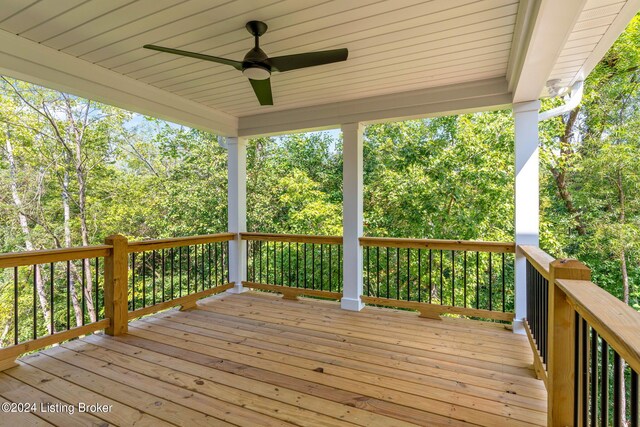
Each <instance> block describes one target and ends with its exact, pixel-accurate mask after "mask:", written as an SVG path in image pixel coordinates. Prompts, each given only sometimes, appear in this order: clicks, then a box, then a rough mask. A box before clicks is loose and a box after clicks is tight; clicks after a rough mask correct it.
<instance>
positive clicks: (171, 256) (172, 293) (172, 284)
mask: <svg viewBox="0 0 640 427" xmlns="http://www.w3.org/2000/svg"><path fill="white" fill-rule="evenodd" d="M175 255H176V254H175V250H174V249H173V248H171V249H169V257H170V258H171V280H170V282H171V283H170V286H171V292H170V294H171V299H172V300H173V298H174V279H173V276H174V273H175V261H174V258H175Z"/></svg>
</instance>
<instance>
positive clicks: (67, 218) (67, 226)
mask: <svg viewBox="0 0 640 427" xmlns="http://www.w3.org/2000/svg"><path fill="white" fill-rule="evenodd" d="M62 210H63V212H64V245H65V246H66V247H67V248H70V247H71V246H72V242H71V208H70V206H69V172H67V171H66V169H65V171H64V175H63V178H62ZM69 266H70V268H71V273H72V274H71V275H70V280H69V283H68V284H67V286H68V288H67V292H69V293H70V294H71V302H72V304H73V312H74V314H75V317H76V326H81V325H82V309H81V308H80V303H79V301H78V293H77V291H76V285H75V282H76V279H77V278H78V271H77V270H76V266H75V264H74V263H73V262H71V263H70V264H69Z"/></svg>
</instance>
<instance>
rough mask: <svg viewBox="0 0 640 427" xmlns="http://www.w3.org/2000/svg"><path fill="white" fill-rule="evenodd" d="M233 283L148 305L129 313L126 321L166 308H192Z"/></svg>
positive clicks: (230, 286) (231, 286) (229, 287)
mask: <svg viewBox="0 0 640 427" xmlns="http://www.w3.org/2000/svg"><path fill="white" fill-rule="evenodd" d="M233 285H234V284H233V283H226V284H224V285H220V286H216V287H215V288H211V289H205V290H204V291H200V292H195V293H193V294H190V295H185V296H183V297H179V298H175V299H172V300H171V301H164V302H161V303H158V304H155V305H150V306H147V307H144V308H139V309H137V310H134V311H130V312H129V314H128V316H127V317H128V319H129V320H132V319H136V318H138V317H142V316H147V315H149V314H153V313H157V312H158V311H161V310H166V309H168V308H172V307H177V306H182V307H185V308H186V307H189V308H194V306H196V302H197V301H198V300H199V299H201V298H205V297H208V296H210V295H215V294H219V293H220V292H224V291H226V290H227V289H231V288H233Z"/></svg>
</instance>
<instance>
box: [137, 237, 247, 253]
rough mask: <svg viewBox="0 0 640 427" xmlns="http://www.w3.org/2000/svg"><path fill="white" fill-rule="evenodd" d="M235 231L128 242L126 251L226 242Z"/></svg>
mask: <svg viewBox="0 0 640 427" xmlns="http://www.w3.org/2000/svg"><path fill="white" fill-rule="evenodd" d="M235 237H236V234H235V233H218V234H206V235H202V236H189V237H174V238H170V239H155V240H141V241H138V242H131V243H129V248H128V251H129V253H131V252H144V251H155V250H158V249H168V248H177V247H180V246H191V245H203V244H206V243H215V242H228V241H230V240H233V239H235Z"/></svg>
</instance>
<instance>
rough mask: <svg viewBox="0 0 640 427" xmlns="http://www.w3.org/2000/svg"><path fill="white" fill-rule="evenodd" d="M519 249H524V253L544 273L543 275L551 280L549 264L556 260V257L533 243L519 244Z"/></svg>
mask: <svg viewBox="0 0 640 427" xmlns="http://www.w3.org/2000/svg"><path fill="white" fill-rule="evenodd" d="M518 250H520V251H522V254H523V255H524V256H525V257H526V258H527V260H528V261H529V262H530V263H531V265H533V267H534V268H535V269H536V270H538V272H539V273H540V274H542V277H544V278H545V279H547V280H549V264H550V263H552V262H553V261H555V258H554V257H552V256H551V255H549V254H548V253H546V252H545V251H543V250H542V249H540V248H539V247H537V246H532V245H519V246H518Z"/></svg>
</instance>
